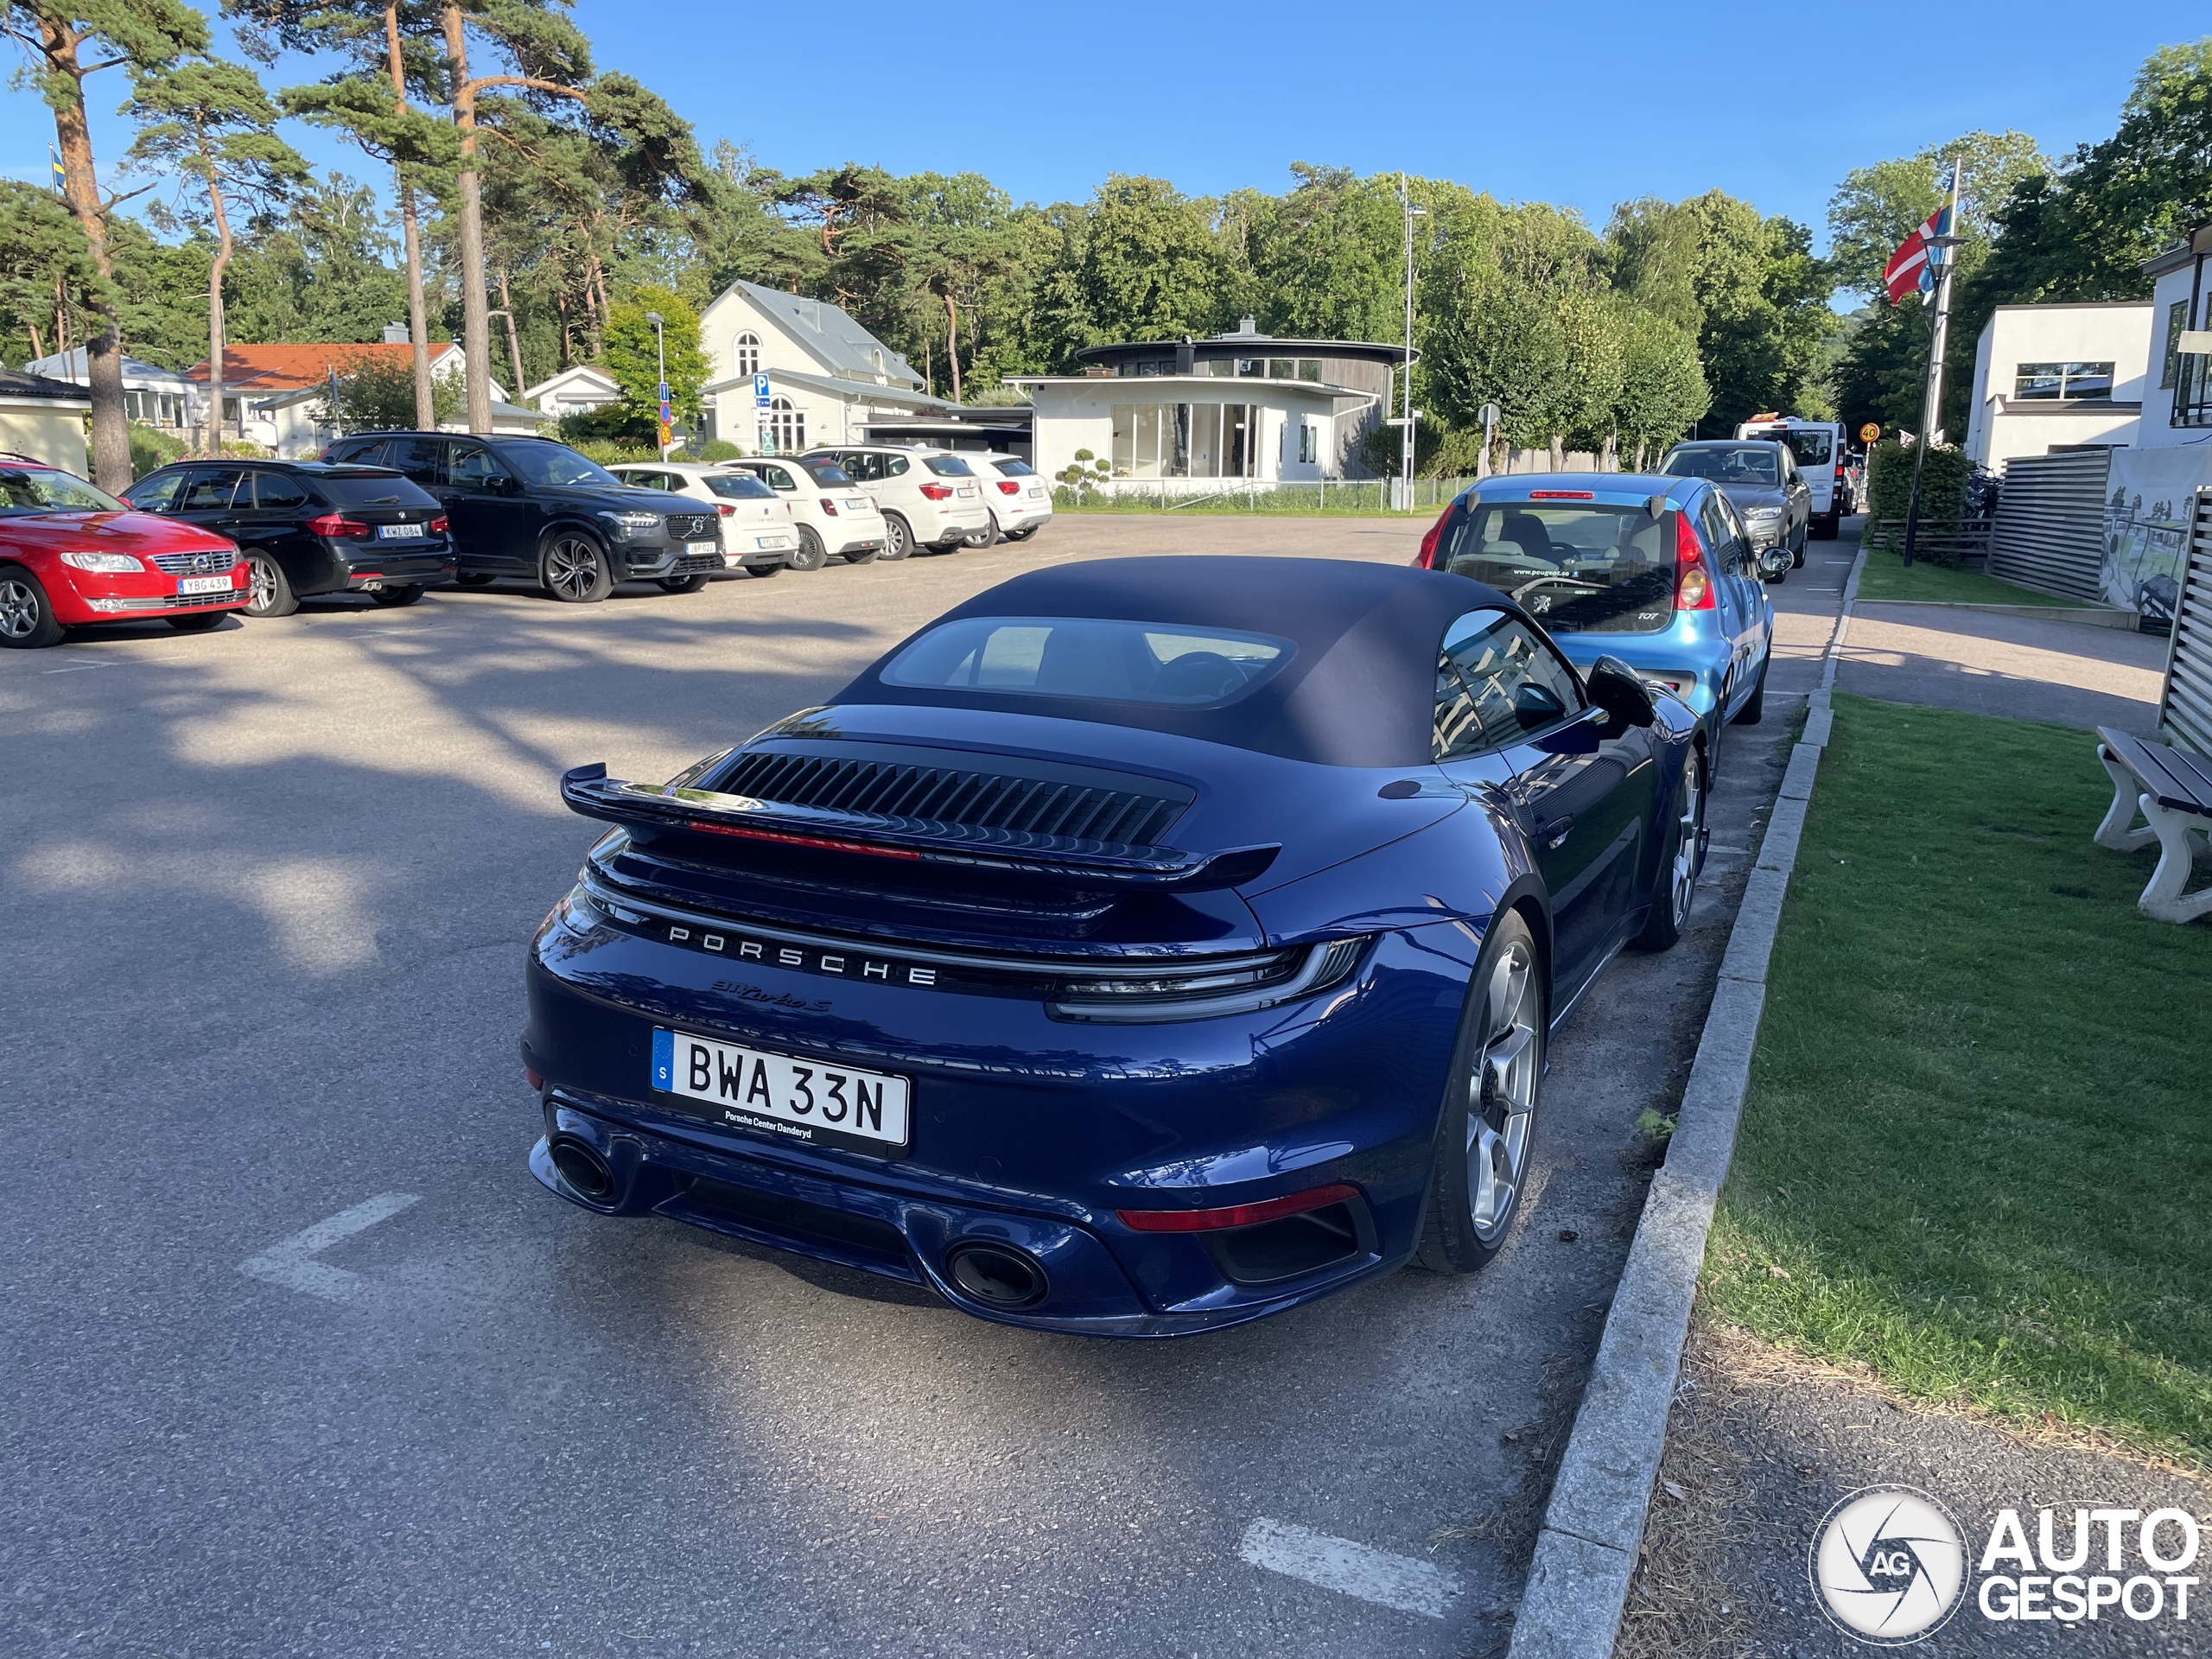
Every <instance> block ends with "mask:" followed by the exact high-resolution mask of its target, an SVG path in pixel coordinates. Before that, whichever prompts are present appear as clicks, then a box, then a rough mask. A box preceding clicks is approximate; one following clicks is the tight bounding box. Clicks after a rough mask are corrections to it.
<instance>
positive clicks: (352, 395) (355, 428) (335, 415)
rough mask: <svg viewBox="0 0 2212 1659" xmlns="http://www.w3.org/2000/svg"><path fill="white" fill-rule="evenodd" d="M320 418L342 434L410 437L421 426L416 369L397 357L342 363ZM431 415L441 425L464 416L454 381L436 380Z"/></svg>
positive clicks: (330, 384) (320, 406)
mask: <svg viewBox="0 0 2212 1659" xmlns="http://www.w3.org/2000/svg"><path fill="white" fill-rule="evenodd" d="M336 367H337V370H338V372H337V373H336V374H334V375H333V376H331V377H330V379H329V381H328V382H327V388H326V390H325V391H324V394H323V397H322V401H321V403H320V404H317V405H316V406H315V418H316V419H317V420H318V421H320V422H321V423H323V424H324V425H325V426H334V427H336V428H337V429H338V430H340V432H405V431H409V430H411V429H413V427H414V425H415V364H414V359H412V358H406V357H401V356H399V355H398V354H397V353H391V354H390V355H387V356H383V357H372V356H370V355H369V354H367V353H362V354H361V355H359V356H358V357H353V358H341V359H340V360H339V362H338V363H337V365H336ZM430 410H431V413H432V414H433V415H435V416H436V417H437V419H438V420H439V421H440V422H445V421H449V420H451V419H453V418H454V416H456V415H458V414H459V413H460V412H461V385H460V383H459V382H458V381H457V380H455V379H454V378H453V377H451V376H450V375H448V376H433V377H432V378H431V380H430Z"/></svg>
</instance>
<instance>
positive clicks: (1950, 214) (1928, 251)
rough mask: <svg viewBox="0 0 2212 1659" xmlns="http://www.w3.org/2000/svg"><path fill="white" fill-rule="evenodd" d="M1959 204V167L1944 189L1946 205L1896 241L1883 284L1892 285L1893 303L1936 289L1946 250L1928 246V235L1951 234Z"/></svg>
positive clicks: (1897, 303) (1891, 298) (1944, 203)
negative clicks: (1895, 247) (1900, 239)
mask: <svg viewBox="0 0 2212 1659" xmlns="http://www.w3.org/2000/svg"><path fill="white" fill-rule="evenodd" d="M1958 207H1959V170H1958V168H1952V169H1951V177H1950V180H1949V182H1948V186H1947V187H1946V188H1945V190H1944V193H1943V205H1942V207H1938V208H1937V209H1936V211H1935V212H1934V213H1930V214H1929V215H1928V217H1927V219H1924V220H1923V221H1922V223H1921V226H1920V228H1919V229H1918V230H1916V231H1915V232H1913V233H1912V234H1911V235H1910V236H1908V237H1907V238H1905V239H1904V241H1903V242H1901V243H1899V244H1898V245H1897V251H1896V252H1895V253H1893V254H1891V256H1890V263H1889V265H1888V267H1887V268H1886V269H1885V270H1884V271H1883V272H1882V286H1883V287H1885V288H1886V289H1889V291H1890V303H1891V305H1902V304H1904V296H1906V295H1908V294H1930V293H1933V292H1934V291H1935V289H1936V276H1937V274H1938V273H1939V272H1940V271H1941V270H1942V268H1943V250H1942V247H1940V246H1936V247H1931V246H1929V238H1934V237H1942V236H1948V235H1950V234H1951V223H1952V220H1953V219H1954V218H1955V216H1956V214H1957V213H1958Z"/></svg>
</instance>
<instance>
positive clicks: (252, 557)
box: [245, 547, 300, 616]
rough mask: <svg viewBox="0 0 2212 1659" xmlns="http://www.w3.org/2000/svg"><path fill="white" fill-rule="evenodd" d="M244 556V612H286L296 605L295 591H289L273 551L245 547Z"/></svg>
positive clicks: (287, 583)
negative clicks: (266, 551) (267, 551)
mask: <svg viewBox="0 0 2212 1659" xmlns="http://www.w3.org/2000/svg"><path fill="white" fill-rule="evenodd" d="M245 591H246V601H245V613H246V614H247V615H248V616H289V615H290V614H291V613H293V612H294V611H296V610H298V609H299V608H300V600H299V595H298V594H295V593H294V592H293V591H292V584H291V582H289V581H288V580H286V578H285V575H284V567H283V565H281V564H279V563H277V560H276V558H275V556H273V555H271V554H269V553H265V552H264V551H263V550H261V549H260V548H257V547H249V548H248V549H246V550H245Z"/></svg>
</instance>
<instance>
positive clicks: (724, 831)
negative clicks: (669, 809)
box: [683, 818, 921, 859]
mask: <svg viewBox="0 0 2212 1659" xmlns="http://www.w3.org/2000/svg"><path fill="white" fill-rule="evenodd" d="M683 827H684V828H685V829H696V830H698V831H699V832H700V833H701V834H702V835H709V836H736V837H737V838H738V839H739V840H741V841H777V842H783V843H784V845H785V846H787V847H819V848H822V849H824V850H825V851H828V852H832V853H866V854H867V855H868V856H869V857H870V858H915V859H918V858H919V857H920V856H921V855H920V854H919V853H918V852H914V851H912V849H908V848H905V847H872V846H870V845H869V844H868V842H864V841H836V840H832V839H831V838H830V837H829V836H793V835H787V834H785V832H784V831H783V830H780V829H739V828H738V827H737V826H736V825H735V824H734V823H702V822H701V821H700V820H699V819H697V818H686V819H685V820H684V821H683Z"/></svg>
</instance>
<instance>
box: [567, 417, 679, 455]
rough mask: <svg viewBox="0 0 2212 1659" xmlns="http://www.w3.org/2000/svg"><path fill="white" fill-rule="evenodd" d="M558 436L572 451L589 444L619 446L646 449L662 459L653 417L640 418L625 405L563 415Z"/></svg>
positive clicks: (583, 449)
mask: <svg viewBox="0 0 2212 1659" xmlns="http://www.w3.org/2000/svg"><path fill="white" fill-rule="evenodd" d="M554 435H556V437H558V438H559V439H560V440H561V442H563V443H565V444H567V445H568V446H569V448H571V449H578V450H582V451H583V453H584V454H590V453H591V452H590V451H589V450H588V449H585V448H584V446H585V445H586V444H587V443H615V444H620V445H621V446H623V447H624V448H632V449H636V448H645V449H649V450H652V454H653V458H654V459H656V460H657V459H658V457H659V454H660V452H659V450H658V448H655V446H654V442H653V440H654V439H656V438H657V437H658V436H659V435H660V433H659V430H658V427H657V426H656V424H655V423H654V421H653V419H652V416H649V415H640V414H639V413H638V412H637V411H636V410H632V409H631V408H630V407H629V406H628V405H627V404H607V405H606V406H605V407H603V408H601V409H584V410H577V411H576V412H575V414H573V415H563V416H562V417H561V420H560V423H559V424H558V425H557V426H556V427H555V428H554Z"/></svg>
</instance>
